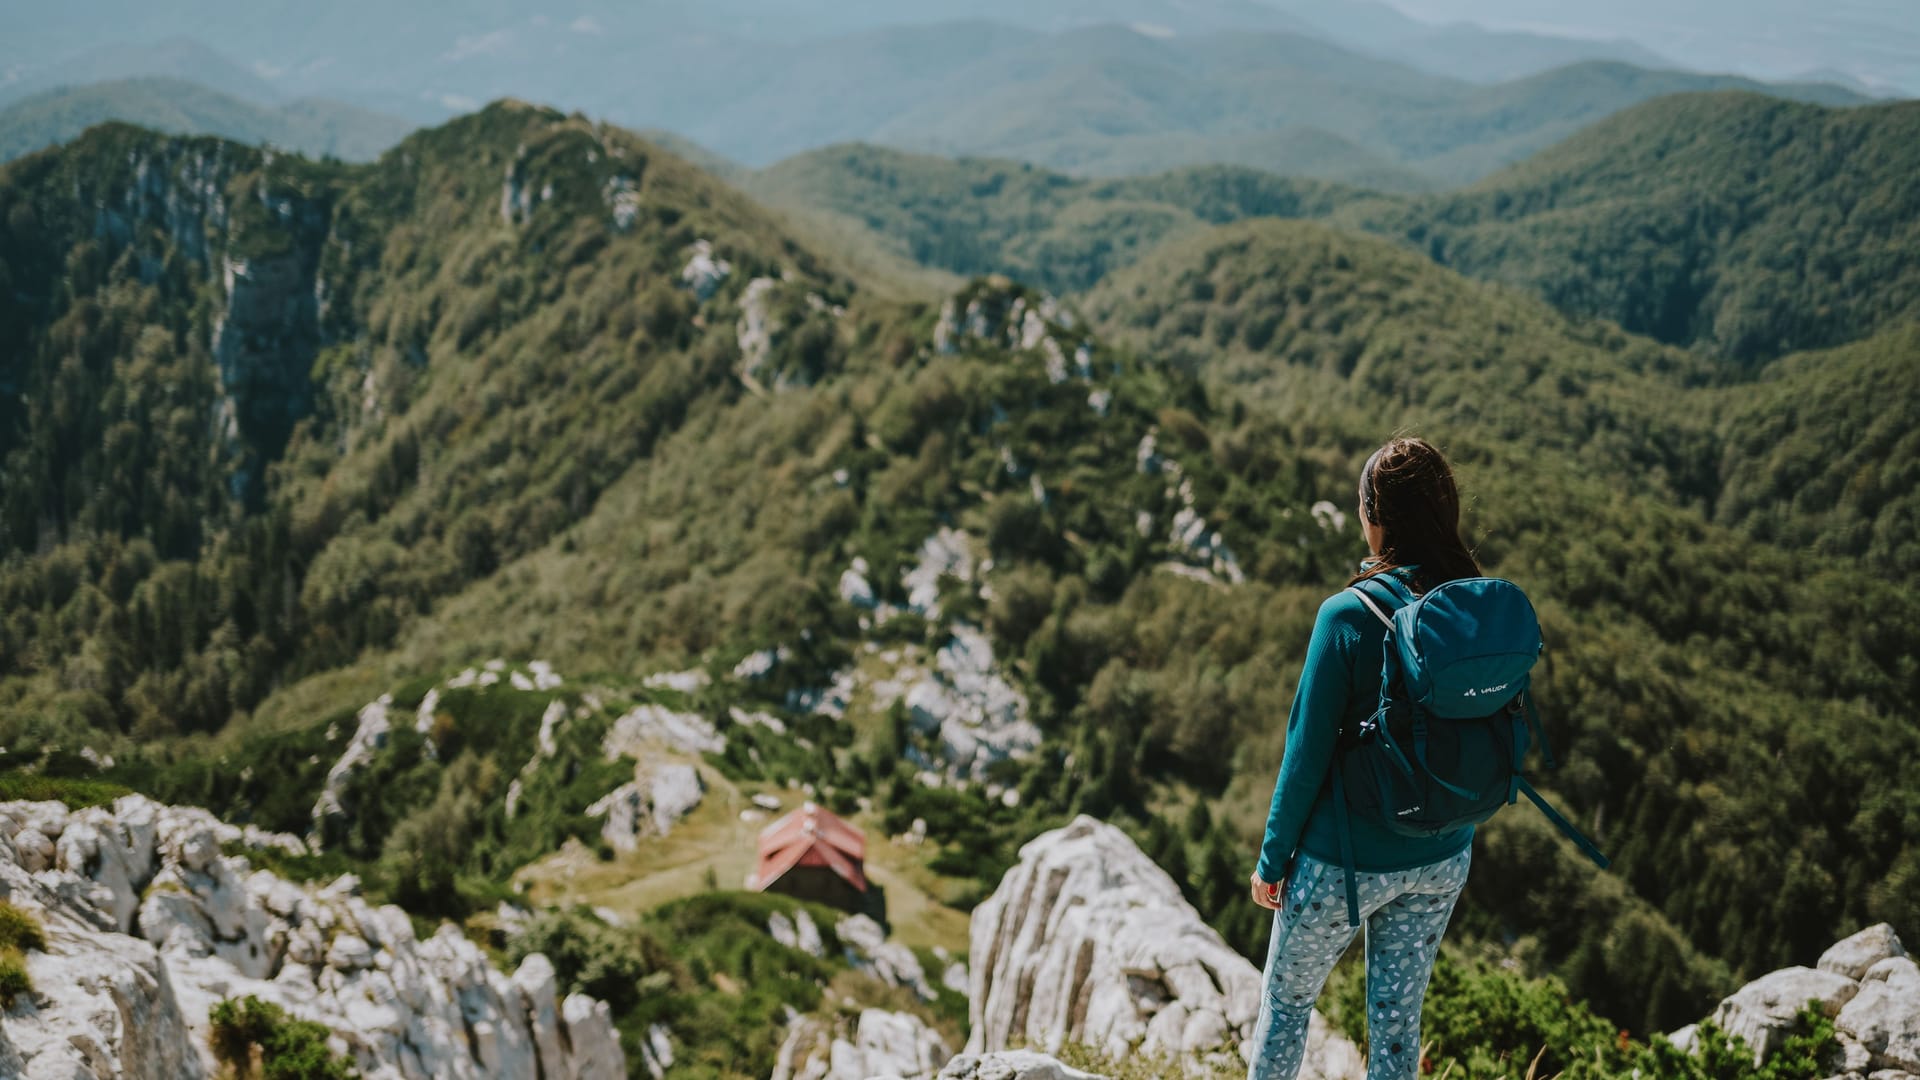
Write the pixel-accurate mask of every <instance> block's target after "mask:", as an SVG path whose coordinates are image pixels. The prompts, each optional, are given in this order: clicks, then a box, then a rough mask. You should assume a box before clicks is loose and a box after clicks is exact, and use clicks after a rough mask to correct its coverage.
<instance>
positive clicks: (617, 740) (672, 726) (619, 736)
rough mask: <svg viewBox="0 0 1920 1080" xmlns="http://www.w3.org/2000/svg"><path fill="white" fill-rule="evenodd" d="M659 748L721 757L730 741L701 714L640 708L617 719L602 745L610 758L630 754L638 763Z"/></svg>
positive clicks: (658, 706)
mask: <svg viewBox="0 0 1920 1080" xmlns="http://www.w3.org/2000/svg"><path fill="white" fill-rule="evenodd" d="M659 747H664V748H666V749H668V750H672V751H674V752H676V753H681V754H718V753H720V752H722V751H724V750H725V749H726V748H727V741H726V740H725V739H723V738H721V737H720V735H719V733H718V732H716V731H715V730H714V729H713V724H712V723H710V722H709V721H708V720H707V718H706V717H704V716H701V715H700V714H698V713H685V712H675V711H673V710H672V709H669V708H667V707H666V706H664V705H640V706H637V707H635V708H634V709H632V710H631V711H629V712H627V713H626V714H625V715H623V716H621V717H620V718H619V719H618V720H615V721H614V722H613V726H612V727H611V728H609V729H608V730H607V736H606V738H605V739H604V740H603V741H602V744H601V749H602V750H604V751H605V753H606V755H607V757H608V758H617V757H619V756H620V755H621V754H626V755H627V756H629V757H631V758H634V759H635V760H644V759H645V757H646V755H647V754H648V752H649V751H651V750H653V749H656V748H659Z"/></svg>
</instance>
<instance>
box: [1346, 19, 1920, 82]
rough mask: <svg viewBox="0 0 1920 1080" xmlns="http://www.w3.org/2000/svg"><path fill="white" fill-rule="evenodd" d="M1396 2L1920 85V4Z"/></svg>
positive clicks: (1786, 67)
mask: <svg viewBox="0 0 1920 1080" xmlns="http://www.w3.org/2000/svg"><path fill="white" fill-rule="evenodd" d="M1328 2H1330V3H1339V2H1341V0H1328ZM1391 2H1392V3H1393V4H1394V6H1396V7H1398V8H1399V9H1400V10H1402V11H1404V12H1406V13H1407V14H1409V15H1412V16H1415V17H1416V18H1420V19H1425V20H1427V21H1429V22H1447V21H1453V20H1466V21H1469V22H1477V23H1481V24H1482V25H1485V26H1490V27H1495V28H1506V29H1525V30H1537V31H1541V32H1544V33H1554V34H1569V35H1581V36H1596V37H1627V38H1632V39H1634V40H1636V41H1638V42H1639V43H1640V44H1642V45H1645V46H1647V47H1648V48H1650V49H1653V50H1655V51H1657V52H1661V53H1664V54H1666V55H1668V56H1671V57H1673V58H1674V59H1675V60H1678V61H1680V62H1682V63H1684V64H1687V65H1689V66H1693V67H1700V68H1705V69H1710V70H1716V69H1717V70H1727V71H1731V70H1739V71H1743V72H1751V73H1753V74H1758V75H1769V76H1774V77H1780V76H1789V75H1796V74H1800V73H1803V72H1808V71H1814V70H1818V69H1822V68H1831V69H1834V70H1837V71H1842V72H1845V73H1847V74H1849V75H1853V76H1854V77H1856V78H1863V79H1867V80H1869V81H1874V80H1880V81H1887V82H1897V83H1900V84H1903V85H1905V86H1907V87H1909V88H1914V89H1920V0H1391Z"/></svg>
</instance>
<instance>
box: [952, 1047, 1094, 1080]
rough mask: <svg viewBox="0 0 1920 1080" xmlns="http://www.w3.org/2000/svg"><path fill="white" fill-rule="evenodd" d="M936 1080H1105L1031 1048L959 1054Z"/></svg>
mask: <svg viewBox="0 0 1920 1080" xmlns="http://www.w3.org/2000/svg"><path fill="white" fill-rule="evenodd" d="M939 1080H1108V1078H1107V1077H1105V1076H1101V1075H1098V1074H1096V1073H1088V1072H1081V1071H1080V1070H1079V1069H1075V1068H1070V1067H1068V1066H1066V1065H1062V1064H1060V1062H1058V1061H1056V1060H1054V1059H1053V1058H1050V1057H1048V1056H1047V1055H1045V1054H1036V1053H1034V1052H1033V1051H1031V1050H1003V1051H1001V1052H999V1053H995V1054H961V1055H960V1056H959V1057H956V1058H954V1059H953V1060H952V1061H949V1062H947V1067H946V1068H944V1069H941V1070H940V1077H939Z"/></svg>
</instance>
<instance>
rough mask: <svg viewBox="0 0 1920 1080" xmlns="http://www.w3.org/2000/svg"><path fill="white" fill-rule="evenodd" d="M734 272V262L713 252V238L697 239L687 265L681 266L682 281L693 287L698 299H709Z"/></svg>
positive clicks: (690, 287) (689, 252)
mask: <svg viewBox="0 0 1920 1080" xmlns="http://www.w3.org/2000/svg"><path fill="white" fill-rule="evenodd" d="M732 273H733V264H731V263H729V262H727V260H725V259H722V258H720V257H719V256H717V255H715V254H714V253H713V242H712V241H711V240H695V241H694V242H693V247H692V248H690V249H689V250H688V255H687V265H685V266H683V267H681V268H680V283H681V284H682V285H685V286H686V287H687V288H689V289H692V290H693V295H694V296H695V297H696V298H697V299H700V300H708V299H711V298H712V296H713V294H714V292H715V291H717V290H718V289H719V288H720V283H721V282H723V281H725V280H727V277H728V275H730V274H732ZM761 280H765V279H761Z"/></svg>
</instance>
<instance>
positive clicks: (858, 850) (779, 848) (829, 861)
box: [753, 803, 867, 892]
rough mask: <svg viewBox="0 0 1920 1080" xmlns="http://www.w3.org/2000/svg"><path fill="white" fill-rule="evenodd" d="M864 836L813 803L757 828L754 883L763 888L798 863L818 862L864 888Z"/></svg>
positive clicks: (857, 887) (861, 888)
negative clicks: (759, 828) (758, 854)
mask: <svg viewBox="0 0 1920 1080" xmlns="http://www.w3.org/2000/svg"><path fill="white" fill-rule="evenodd" d="M866 857H867V838H866V837H865V836H864V835H862V834H861V832H860V830H859V829H856V828H854V827H853V826H851V825H849V824H847V823H846V822H845V821H843V820H841V819H840V818H839V817H837V816H835V815H834V814H833V813H831V812H829V811H827V810H824V809H822V808H820V807H818V806H816V805H814V804H813V803H803V804H802V805H801V806H800V808H799V809H798V810H795V811H793V812H792V813H790V814H788V815H787V816H785V817H783V818H781V819H780V820H778V821H776V822H774V823H773V824H771V825H769V826H767V827H766V828H764V829H762V830H760V858H759V861H758V862H757V863H756V865H755V866H754V871H753V887H754V888H756V889H765V888H766V887H767V886H769V885H771V884H773V883H774V882H775V881H778V880H780V878H781V876H782V875H784V874H786V873H787V871H789V870H792V869H793V868H794V867H797V866H821V867H825V868H827V869H828V870H831V871H833V872H834V873H835V874H837V875H839V876H840V877H841V878H843V879H845V880H846V882H847V884H849V885H852V886H853V887H854V888H856V889H858V890H860V891H861V892H866V891H867V874H866V870H865V867H864V864H865V862H866Z"/></svg>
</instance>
